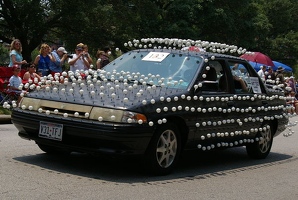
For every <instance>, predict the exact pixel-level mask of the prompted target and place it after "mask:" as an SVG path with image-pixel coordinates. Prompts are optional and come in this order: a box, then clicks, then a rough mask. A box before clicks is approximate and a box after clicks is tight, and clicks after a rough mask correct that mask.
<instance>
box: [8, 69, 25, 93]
mask: <svg viewBox="0 0 298 200" xmlns="http://www.w3.org/2000/svg"><path fill="white" fill-rule="evenodd" d="M20 71H21V68H20V67H19V66H17V65H14V66H13V67H12V72H13V75H12V76H11V77H10V79H9V90H10V91H13V92H16V93H21V92H22V90H20V89H19V86H20V85H21V84H22V79H21V78H20V77H19V74H20Z"/></svg>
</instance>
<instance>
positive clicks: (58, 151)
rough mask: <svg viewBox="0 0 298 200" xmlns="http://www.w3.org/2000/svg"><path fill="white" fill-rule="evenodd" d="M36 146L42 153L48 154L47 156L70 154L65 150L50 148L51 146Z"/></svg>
mask: <svg viewBox="0 0 298 200" xmlns="http://www.w3.org/2000/svg"><path fill="white" fill-rule="evenodd" d="M37 145H38V147H39V148H40V149H41V150H42V151H44V152H45V153H48V154H55V155H56V154H57V155H58V154H59V155H67V154H69V153H70V152H68V151H66V150H62V149H57V148H55V147H51V146H48V145H44V144H37Z"/></svg>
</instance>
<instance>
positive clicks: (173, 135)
mask: <svg viewBox="0 0 298 200" xmlns="http://www.w3.org/2000/svg"><path fill="white" fill-rule="evenodd" d="M180 151H181V139H180V133H179V131H178V128H177V127H176V125H175V124H173V123H167V124H165V125H163V126H160V127H159V128H158V129H157V130H156V132H155V134H154V136H153V138H152V139H151V142H150V144H149V146H148V149H147V151H146V153H145V158H144V166H145V169H146V170H147V171H148V172H149V173H151V174H154V175H166V174H169V173H170V172H171V171H172V170H173V168H174V166H175V164H176V163H177V160H178V157H179V155H180Z"/></svg>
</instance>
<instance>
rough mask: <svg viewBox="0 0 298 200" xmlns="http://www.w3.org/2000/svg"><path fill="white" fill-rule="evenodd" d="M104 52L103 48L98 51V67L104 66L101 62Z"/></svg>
mask: <svg viewBox="0 0 298 200" xmlns="http://www.w3.org/2000/svg"><path fill="white" fill-rule="evenodd" d="M103 54H104V51H101V50H98V51H97V53H96V58H97V60H96V68H97V69H101V68H102V66H101V64H100V63H101V58H102V56H103Z"/></svg>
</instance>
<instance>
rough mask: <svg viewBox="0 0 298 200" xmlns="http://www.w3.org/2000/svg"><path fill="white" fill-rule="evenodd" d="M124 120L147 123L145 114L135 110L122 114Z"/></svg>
mask: <svg viewBox="0 0 298 200" xmlns="http://www.w3.org/2000/svg"><path fill="white" fill-rule="evenodd" d="M121 121H122V122H128V123H139V124H142V123H147V118H146V116H145V115H143V114H140V113H135V112H129V111H124V112H123V116H122V120H121Z"/></svg>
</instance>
